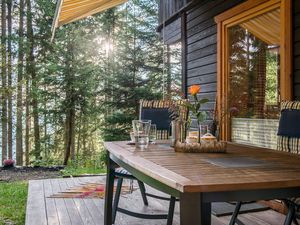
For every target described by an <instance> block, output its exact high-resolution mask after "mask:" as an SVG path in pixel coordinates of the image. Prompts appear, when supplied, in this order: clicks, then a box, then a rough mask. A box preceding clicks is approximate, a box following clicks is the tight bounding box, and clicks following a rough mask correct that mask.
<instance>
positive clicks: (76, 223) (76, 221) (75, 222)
mask: <svg viewBox="0 0 300 225" xmlns="http://www.w3.org/2000/svg"><path fill="white" fill-rule="evenodd" d="M57 181H58V185H59V188H60V191H66V190H67V189H68V186H67V184H66V179H57ZM64 202H65V205H66V208H67V211H68V214H69V217H70V220H71V224H72V225H81V224H82V223H83V220H82V218H81V215H80V213H79V211H78V208H77V207H76V205H75V203H74V201H73V199H72V198H64Z"/></svg>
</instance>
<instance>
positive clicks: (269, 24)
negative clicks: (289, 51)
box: [240, 9, 280, 45]
mask: <svg viewBox="0 0 300 225" xmlns="http://www.w3.org/2000/svg"><path fill="white" fill-rule="evenodd" d="M240 25H241V26H242V27H243V28H244V29H247V30H248V31H249V32H250V33H252V34H253V35H254V36H256V37H258V38H259V39H261V40H262V41H264V42H266V43H267V44H269V45H280V9H275V10H273V11H271V12H268V13H264V14H263V15H261V16H258V17H255V18H253V19H250V20H248V21H246V22H244V23H242V24H240Z"/></svg>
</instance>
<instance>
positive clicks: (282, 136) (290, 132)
mask: <svg viewBox="0 0 300 225" xmlns="http://www.w3.org/2000/svg"><path fill="white" fill-rule="evenodd" d="M299 121H300V102H299V101H284V102H282V103H281V115H280V120H279V127H278V133H277V135H278V137H277V150H278V151H284V152H289V153H292V154H300V126H299ZM283 202H284V203H285V204H286V206H287V207H288V213H287V216H286V219H285V221H284V225H291V224H292V223H293V222H294V223H295V224H296V225H299V224H298V221H297V219H299V218H300V198H291V199H284V200H283ZM241 205H242V202H238V203H237V205H236V208H235V211H234V213H233V215H232V217H231V220H230V223H229V225H234V224H239V225H240V224H243V223H242V222H241V221H240V220H238V218H237V217H238V213H239V210H240V208H241Z"/></svg>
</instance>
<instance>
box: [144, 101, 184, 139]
mask: <svg viewBox="0 0 300 225" xmlns="http://www.w3.org/2000/svg"><path fill="white" fill-rule="evenodd" d="M183 101H184V100H179V101H172V100H141V101H140V119H147V120H151V122H152V123H153V124H156V128H157V139H168V138H169V136H170V134H171V117H170V116H171V112H170V110H169V109H170V107H171V106H172V105H173V104H176V105H179V107H180V114H181V115H187V113H188V112H187V109H186V107H183V106H181V105H182V102H183ZM183 118H186V116H183Z"/></svg>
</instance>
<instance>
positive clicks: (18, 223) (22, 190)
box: [0, 167, 105, 225]
mask: <svg viewBox="0 0 300 225" xmlns="http://www.w3.org/2000/svg"><path fill="white" fill-rule="evenodd" d="M103 172H105V170H104V169H99V168H95V167H91V168H90V167H87V168H74V167H66V168H64V169H62V167H49V168H45V167H21V168H11V169H3V168H1V167H0V225H24V223H25V212H26V202H27V193H28V181H29V180H37V179H48V178H57V177H62V176H80V175H84V174H89V175H91V174H101V173H103Z"/></svg>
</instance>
